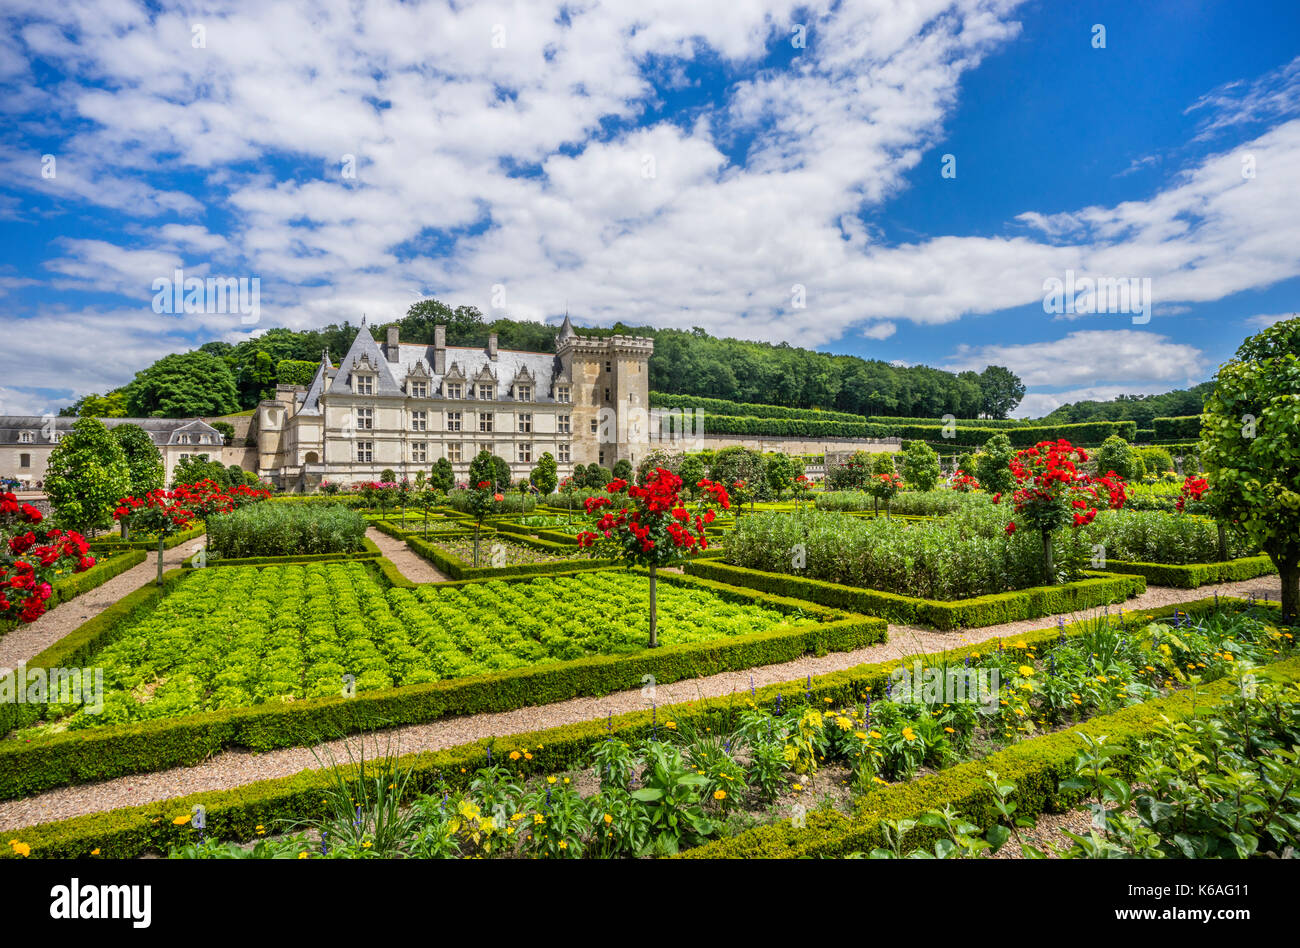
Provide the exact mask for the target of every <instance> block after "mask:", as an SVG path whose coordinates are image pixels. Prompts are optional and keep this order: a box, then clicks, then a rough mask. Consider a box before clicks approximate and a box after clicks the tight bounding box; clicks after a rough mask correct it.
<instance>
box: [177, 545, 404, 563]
mask: <svg viewBox="0 0 1300 948" xmlns="http://www.w3.org/2000/svg"><path fill="white" fill-rule="evenodd" d="M201 555H202V554H201V553H195V554H194V555H193V556H191V557H190V558H189V559H187V560H185V561H184V562H183V563H182V564H181V567H182V568H183V569H204V568H206V567H208V566H281V565H286V564H289V563H336V562H340V561H354V560H371V559H374V558H376V557H379V556H383V553H382V552H381V551H380V549H379V547H377V546H376V545H375V541H374V540H372V539H370V538H369V537H362V538H361V549H360V550H359V551H358V552H355V553H301V554H292V555H289V556H243V557H238V558H235V559H220V558H218V559H209V560H208V561H207V562H206V563H205V564H204V566H199V565H197V562H196V561H197V560H198V558H199V557H200V556H201Z"/></svg>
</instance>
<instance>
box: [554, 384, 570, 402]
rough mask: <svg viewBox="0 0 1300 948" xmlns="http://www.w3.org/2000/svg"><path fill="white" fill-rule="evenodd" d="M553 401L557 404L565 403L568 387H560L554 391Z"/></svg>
mask: <svg viewBox="0 0 1300 948" xmlns="http://www.w3.org/2000/svg"><path fill="white" fill-rule="evenodd" d="M555 400H556V401H557V402H567V401H568V400H569V386H567V385H561V386H559V387H558V388H557V389H556V390H555Z"/></svg>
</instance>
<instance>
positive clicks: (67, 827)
mask: <svg viewBox="0 0 1300 948" xmlns="http://www.w3.org/2000/svg"><path fill="white" fill-rule="evenodd" d="M1235 603H1240V604H1242V605H1244V602H1243V601H1242V600H1232V599H1226V598H1225V599H1223V600H1220V599H1218V598H1217V597H1216V598H1206V599H1200V600H1196V601H1193V602H1187V603H1174V604H1172V605H1169V606H1165V607H1162V608H1159V609H1152V610H1144V611H1143V613H1142V614H1141V615H1137V614H1134V613H1130V614H1129V618H1128V619H1127V620H1126V624H1127V625H1129V626H1130V627H1133V626H1136V625H1140V624H1142V623H1144V622H1146V621H1148V620H1149V619H1152V618H1164V617H1166V616H1170V615H1173V614H1174V612H1175V611H1183V612H1185V613H1188V614H1192V615H1196V614H1202V613H1206V612H1211V611H1213V610H1214V609H1217V608H1220V607H1221V606H1226V605H1232V604H1235ZM1083 625H1084V623H1071V624H1068V625H1067V626H1066V627H1065V630H1064V631H1065V635H1066V636H1067V637H1070V636H1074V635H1077V634H1079V631H1080V628H1081V627H1082V626H1083ZM1060 635H1061V630H1060V629H1058V628H1047V629H1040V630H1036V631H1034V632H1029V633H1026V634H1025V635H1021V636H1015V637H1007V638H1004V639H1000V640H996V641H999V642H1001V643H1003V644H1004V645H1006V647H1008V649H1009V650H1011V651H1013V652H1015V653H1017V654H1028V648H1029V646H1031V645H1032V646H1035V647H1039V648H1040V651H1041V647H1043V646H1049V645H1051V644H1054V643H1056V642H1057V641H1059V637H1060ZM992 644H993V643H992V642H982V643H980V644H978V645H971V646H967V647H965V648H962V649H959V650H956V651H949V652H946V653H944V656H946V657H947V658H948V660H949V661H954V660H960V659H961V658H962V657H963V656H964V655H965V654H968V653H971V652H975V651H979V650H981V649H984V650H986V649H988V648H989V647H991V646H992ZM944 656H941V657H944ZM954 656H955V658H954ZM913 658H914V657H913V656H906V657H903V658H900V659H894V660H892V661H888V662H883V663H874V664H864V665H859V666H857V667H855V668H850V669H845V670H844V671H838V672H831V673H829V674H826V675H819V676H817V677H816V678H813V679H811V680H809V681H792V682H783V683H780V684H773V685H766V686H764V687H762V688H759V689H756V690H755V691H754V692H753V693H752V695H750V696H745V695H740V696H737V695H730V696H728V697H727V698H709V699H705V700H703V701H692V702H685V703H682V704H675V705H664V706H663V707H659V708H656V709H654V710H652V711H633V712H629V713H627V714H621V715H617V716H615V717H611V718H608V719H603V720H602V719H596V720H591V721H582V722H579V723H576V724H566V725H562V726H560V727H554V728H548V729H546V730H542V731H531V732H526V733H520V734H512V735H507V736H505V737H502V738H496V737H494V738H489V739H486V740H480V741H475V742H473V743H469V744H461V745H457V746H455V747H449V748H445V749H443V750H439V751H424V752H421V753H416V754H407V755H404V756H402V757H401V758H400V759H399V762H400V764H401V765H402V766H404V767H410V768H411V779H410V782H409V787H410V792H411V796H415V795H418V794H420V793H425V792H430V791H434V790H437V789H439V788H440V787H442V786H446V787H448V788H450V789H451V790H454V791H457V792H460V791H463V790H464V789H466V788H467V787H468V784H469V781H470V780H471V779H472V778H473V775H474V771H475V770H477V769H478V768H479V767H482V766H485V765H486V764H487V763H488V759H489V750H490V749H492V753H493V758H494V759H495V760H497V761H500V760H501V757H502V755H503V754H509V752H510V751H511V750H515V749H524V748H528V749H530V750H531V752H532V754H533V764H532V765H531V766H532V768H533V772H534V773H535V774H547V773H554V772H557V771H561V770H569V769H573V768H575V767H581V766H584V765H586V764H587V763H589V762H590V755H591V749H592V747H594V746H595V745H596V744H598V743H600V742H601V741H604V740H607V739H608V738H609V737H610V736H611V735H617V736H618V737H620V738H621V739H623V740H626V741H628V742H633V741H636V740H639V739H641V738H643V737H645V736H647V735H650V734H651V733H653V730H654V728H655V727H656V726H659V727H662V723H661V722H663V721H668V720H676V721H690V722H692V723H694V724H695V725H696V727H697V728H698V727H703V726H712V727H716V728H718V729H719V730H721V729H722V728H730V727H731V726H732V725H733V724H734V715H735V713H736V712H737V711H739V710H741V708H743V707H744V704H742V703H738V702H744V701H753V702H754V703H755V704H758V705H760V706H768V705H771V704H774V703H775V701H776V700H777V697H778V696H780V697H781V698H782V700H783V701H784V702H785V703H786V704H790V703H791V702H794V701H799V700H801V699H803V700H807V701H810V702H811V703H813V704H818V703H820V702H823V701H824V700H825V699H827V698H829V699H830V700H831V702H832V703H836V702H838V703H841V704H842V703H846V702H853V701H856V700H858V699H859V698H860V697H861V696H862V695H863V694H864V693H867V692H869V691H873V690H874V691H875V692H876V693H879V692H880V691H881V690H882V689H883V687H884V682H885V681H886V680H887V679H888V678H889V675H890V673H891V672H892V671H893V669H894V668H896V667H897V666H898V665H900V664H906V663H908V662H909V661H911V660H912V659H913ZM1094 720H1096V719H1094ZM360 729H361V728H360V727H358V728H356V729H355V730H360ZM976 763H981V762H976ZM959 766H960V765H959ZM345 770H346V768H345ZM353 773H355V771H353ZM981 773H982V771H981ZM1007 776H1010V775H1009V774H1008V775H1007ZM332 785H333V784H332V777H331V776H330V775H329V774H328V773H326V772H323V771H303V772H302V773H299V774H296V775H294V776H291V777H277V778H272V779H270V780H262V781H258V782H256V783H250V784H246V785H244V786H240V787H235V788H232V789H230V790H221V791H215V792H203V793H195V794H189V795H187V796H183V797H177V798H173V799H170V800H161V801H158V802H155V803H148V804H144V805H142V806H135V807H123V808H120V809H116V810H111V811H108V812H101V813H89V814H86V815H84V816H77V817H72V818H70V819H66V820H59V821H56V822H50V823H42V824H38V825H36V826H32V827H28V828H25V829H20V830H12V831H6V835H7V836H9V837H10V838H16V839H18V840H20V841H21V842H25V843H27V844H28V845H30V846H31V847H32V855H33V856H36V857H38V858H59V857H62V858H83V857H85V856H87V855H88V854H89V853H90V851H91V850H92V849H96V848H99V849H100V856H101V857H102V858H110V859H111V858H118V859H123V858H131V857H134V856H139V855H141V854H142V853H145V852H150V851H163V852H165V851H166V850H167V848H168V847H170V846H174V845H180V844H183V843H186V842H189V841H191V840H192V839H193V835H192V831H190V830H189V829H186V828H181V827H178V826H175V825H174V824H173V823H172V822H171V821H172V819H174V818H175V817H177V816H183V815H184V814H186V813H189V812H190V811H191V808H192V807H193V806H195V805H197V804H202V805H203V806H204V808H205V809H206V813H207V823H208V830H207V831H208V834H209V835H210V836H213V837H214V838H218V839H235V840H241V841H247V840H251V839H254V838H256V836H257V829H256V828H257V826H259V825H262V826H270V825H271V824H272V822H273V821H276V820H286V821H288V820H295V819H302V818H304V817H307V816H322V815H324V813H323V809H324V808H323V806H322V800H321V793H322V791H324V790H325V789H326V788H328V787H330V786H332ZM821 816H822V814H809V823H810V824H814V823H815V820H816V819H817V818H820V817H821ZM0 858H16V857H15V855H14V853H13V852H12V850H9V849H3V848H0Z"/></svg>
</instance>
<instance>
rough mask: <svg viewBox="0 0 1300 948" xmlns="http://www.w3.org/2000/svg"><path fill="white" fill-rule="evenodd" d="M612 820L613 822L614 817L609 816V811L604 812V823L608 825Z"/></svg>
mask: <svg viewBox="0 0 1300 948" xmlns="http://www.w3.org/2000/svg"><path fill="white" fill-rule="evenodd" d="M613 822H614V817H613V816H611V815H610V814H609V813H606V814H605V825H606V826H608V825H609V824H610V823H613Z"/></svg>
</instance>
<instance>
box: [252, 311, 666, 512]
mask: <svg viewBox="0 0 1300 948" xmlns="http://www.w3.org/2000/svg"><path fill="white" fill-rule="evenodd" d="M555 349H556V351H555V353H554V354H551V353H545V352H519V351H514V350H509V349H499V348H498V347H497V336H496V334H495V333H493V334H492V335H490V336H489V337H488V343H487V347H486V348H484V349H476V348H466V347H461V346H448V345H447V344H446V328H445V327H443V326H437V327H435V337H434V342H433V344H432V345H425V344H411V343H403V342H401V341H400V340H399V339H398V331H397V329H396V328H390V329H389V330H388V336H387V339H386V340H385V341H384V343H383V345H382V346H381V345H380V344H379V343H377V342H376V341H375V339H374V338H373V337H372V336H371V334H370V330H369V329H367V328H365V327H364V326H363V327H362V328H361V330H360V331H359V332H358V333H357V336H356V338H355V339H354V340H353V342H352V346H351V348H349V349H348V352H347V355H345V356H344V357H343V359H342V361H341V362H340V363H339V365H338V367H337V368H335V367H334V366H333V365H332V363H331V360H330V356H329V353H328V352H324V353H322V354H321V361H320V366H319V367H318V368H317V370H316V375H315V377H314V378H313V379H312V382H311V385H310V386H307V387H305V388H304V387H303V386H300V385H297V386H295V385H281V386H279V387H278V388H277V390H276V396H275V398H273V399H268V400H266V401H263V402H262V403H261V404H259V405H258V407H257V415H256V419H255V424H254V427H253V429H252V432H253V437H254V438H255V440H256V454H257V473H258V475H259V476H260V477H262V478H264V479H266V480H269V481H271V482H273V483H275V484H276V485H277V486H279V487H280V488H281V489H283V490H299V489H303V490H312V489H314V488H315V487H316V486H317V485H318V484H319V483H320V482H321V481H322V480H331V481H337V482H340V483H342V484H345V485H346V484H349V483H353V482H356V481H369V480H379V479H380V474H381V472H382V471H384V470H385V469H390V470H392V471H393V472H394V473H396V474H397V476H398V477H399V478H400V477H408V478H414V477H415V475H416V472H418V471H426V472H427V471H428V470H429V469H430V468H431V467H432V466H433V464H434V463H435V462H436V461H438V459H439V458H446V459H447V460H448V461H450V462H451V466H452V470H453V471H454V472H455V475H456V478H457V480H458V481H464V480H466V479H467V477H468V475H469V463H470V461H471V460H473V458H474V456H475V455H476V454H477V453H478V452H479V451H481V450H487V451H489V452H491V453H492V454H496V455H498V456H500V457H502V458H504V459H505V460H506V461H508V462H509V463H510V469H511V476H512V479H513V480H515V481H518V480H520V479H521V478H526V477H527V476H528V474H529V472H530V471H531V470H532V469H533V467H535V466H536V464H537V461H538V459H539V458H541V456H542V454H543V453H545V452H548V451H549V452H550V454H551V456H552V457H554V458H555V460H556V463H557V466H558V468H559V474H560V476H561V477H564V476H566V475H568V474H571V473H572V471H573V466H574V465H575V464H592V463H598V464H601V465H602V466H604V467H612V466H613V465H614V463H615V462H617V461H618V460H620V459H623V458H626V459H627V460H629V461H631V462H632V463H633V464H636V463H637V461H639V460H640V459H641V458H642V457H643V456H644V455H645V452H646V451H648V450H649V439H650V436H651V433H650V430H649V427H650V426H649V422H648V406H649V378H650V373H649V360H650V354H651V353H652V352H653V351H654V341H653V340H651V339H645V338H641V337H635V336H608V337H594V336H580V335H579V334H578V333H577V332H575V331H574V328H573V324H572V323H571V322H570V321H569V318H568V317H567V316H566V317H565V318H564V323H563V325H562V326H561V327H560V333H559V336H558V337H557V338H556V343H555Z"/></svg>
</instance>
